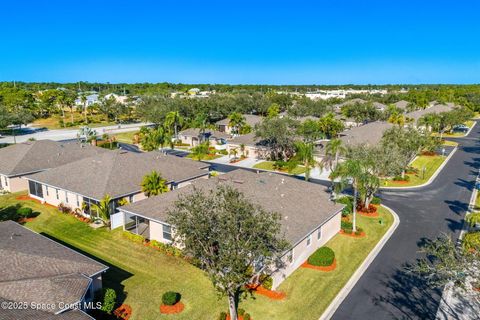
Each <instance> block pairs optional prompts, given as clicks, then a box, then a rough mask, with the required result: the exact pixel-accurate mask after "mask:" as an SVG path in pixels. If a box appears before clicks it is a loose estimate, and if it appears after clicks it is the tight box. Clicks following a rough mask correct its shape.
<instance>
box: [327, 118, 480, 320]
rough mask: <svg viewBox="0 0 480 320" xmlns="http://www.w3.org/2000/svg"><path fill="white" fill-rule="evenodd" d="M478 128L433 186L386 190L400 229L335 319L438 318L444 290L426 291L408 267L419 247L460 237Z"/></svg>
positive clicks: (477, 155) (479, 156) (478, 151)
mask: <svg viewBox="0 0 480 320" xmlns="http://www.w3.org/2000/svg"><path fill="white" fill-rule="evenodd" d="M479 138H480V125H479V124H477V125H476V126H475V127H474V128H473V130H472V131H471V132H470V134H469V135H468V137H465V138H459V139H455V140H456V141H457V142H459V143H460V145H459V148H458V150H457V152H456V153H455V154H454V155H453V156H452V158H451V159H450V161H449V162H448V163H447V165H446V166H445V167H444V168H443V170H442V171H441V172H440V174H439V175H438V177H437V178H436V179H435V180H434V181H433V183H432V184H430V185H428V186H426V187H423V188H420V189H417V190H413V191H408V190H395V191H382V192H381V194H380V195H381V197H382V198H383V202H384V203H385V205H387V206H389V207H390V208H392V209H393V210H394V211H395V212H396V213H397V214H398V215H399V217H400V225H399V226H398V228H397V230H396V231H395V233H394V234H393V235H392V237H391V238H390V239H389V241H388V242H387V243H386V244H385V246H384V247H383V249H382V251H381V252H380V253H379V255H378V256H377V257H376V258H375V260H374V261H373V262H372V264H371V265H370V266H369V268H368V269H367V271H366V272H365V273H364V274H363V276H362V277H361V278H360V279H359V281H358V282H357V284H356V285H355V287H354V288H353V290H352V291H351V292H350V293H349V295H348V296H347V297H346V298H345V300H344V301H343V303H342V304H341V305H340V306H339V308H338V309H337V311H336V312H335V314H334V315H333V317H332V319H338V320H346V319H361V320H365V319H375V320H379V319H435V314H436V312H437V308H438V304H439V301H440V297H441V290H432V289H429V288H427V287H426V285H425V282H424V281H423V280H422V279H419V278H417V277H415V275H413V274H411V273H408V272H406V269H405V267H406V266H407V265H408V264H411V263H414V262H415V260H416V259H418V258H419V257H420V255H419V253H418V251H419V246H420V245H421V244H422V243H424V242H425V240H427V239H434V238H436V237H438V236H439V235H440V234H442V233H446V234H451V235H452V237H453V238H454V239H457V238H458V236H459V234H460V231H461V228H462V224H463V218H464V215H465V212H466V211H467V209H468V204H469V201H470V197H471V194H472V191H473V187H474V181H475V178H476V175H477V171H478V167H479V162H480V143H479Z"/></svg>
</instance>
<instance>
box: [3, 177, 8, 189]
mask: <svg viewBox="0 0 480 320" xmlns="http://www.w3.org/2000/svg"><path fill="white" fill-rule="evenodd" d="M4 179H5V187H8V179H7V177H4Z"/></svg>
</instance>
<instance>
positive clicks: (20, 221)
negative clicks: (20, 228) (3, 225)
mask: <svg viewBox="0 0 480 320" xmlns="http://www.w3.org/2000/svg"><path fill="white" fill-rule="evenodd" d="M33 220H35V218H21V219H20V220H18V222H19V223H27V222H31V221H33Z"/></svg>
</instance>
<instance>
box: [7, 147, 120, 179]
mask: <svg viewBox="0 0 480 320" xmlns="http://www.w3.org/2000/svg"><path fill="white" fill-rule="evenodd" d="M108 152H110V151H108V150H107V149H104V148H99V147H94V146H92V145H89V144H81V143H78V142H56V141H52V140H38V141H28V142H24V143H17V144H14V145H11V146H8V147H5V148H1V149H0V173H1V174H3V175H7V176H18V175H23V174H29V173H34V172H39V171H43V170H47V169H50V168H55V167H58V166H61V165H64V164H67V163H70V162H74V161H76V160H80V159H84V158H88V157H92V156H95V155H99V154H104V153H108Z"/></svg>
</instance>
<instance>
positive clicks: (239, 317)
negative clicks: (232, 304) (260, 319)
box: [227, 314, 253, 320]
mask: <svg viewBox="0 0 480 320" xmlns="http://www.w3.org/2000/svg"><path fill="white" fill-rule="evenodd" d="M250 319H251V320H253V318H252V317H250ZM227 320H230V315H229V314H227ZM238 320H243V316H238Z"/></svg>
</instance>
